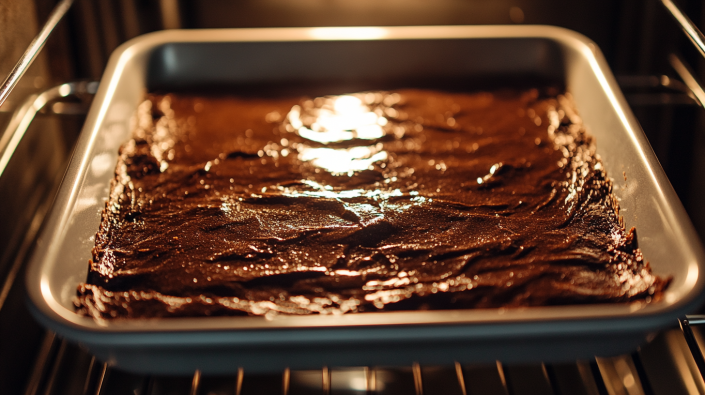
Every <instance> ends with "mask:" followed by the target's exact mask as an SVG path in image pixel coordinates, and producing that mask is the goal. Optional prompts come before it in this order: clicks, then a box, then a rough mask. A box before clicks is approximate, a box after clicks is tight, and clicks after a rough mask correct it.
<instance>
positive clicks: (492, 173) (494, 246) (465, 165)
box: [75, 90, 668, 319]
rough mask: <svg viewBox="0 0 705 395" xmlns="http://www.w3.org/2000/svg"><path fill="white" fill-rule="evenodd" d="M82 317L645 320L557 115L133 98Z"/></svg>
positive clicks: (621, 243)
mask: <svg viewBox="0 0 705 395" xmlns="http://www.w3.org/2000/svg"><path fill="white" fill-rule="evenodd" d="M135 118H136V119H135V120H136V122H135V128H134V133H133V138H132V139H131V140H130V141H129V142H127V143H126V144H125V145H124V146H123V147H122V148H121V151H120V157H119V161H118V164H117V168H116V171H115V177H114V179H113V181H112V184H111V188H110V196H109V198H108V201H107V204H106V208H105V210H104V212H103V215H102V222H101V224H100V229H99V231H98V233H97V235H96V240H95V248H94V249H93V259H92V261H90V263H89V264H90V267H89V273H88V279H87V281H86V283H84V284H81V285H80V286H79V288H78V297H77V298H76V301H75V304H76V308H77V311H78V312H79V313H80V314H83V315H87V316H91V317H94V318H97V319H100V318H111V317H119V318H142V317H163V316H209V315H272V314H343V313H352V312H363V311H364V312H372V311H380V310H382V311H390V310H423V309H466V308H493V307H500V306H503V307H516V306H536V305H557V304H576V303H581V304H582V303H603V302H627V301H633V300H643V301H645V302H650V301H652V300H654V299H656V298H658V297H660V295H661V293H662V291H663V289H664V288H665V287H666V286H667V284H668V280H667V279H662V278H659V277H656V276H654V275H653V274H652V273H651V270H650V268H649V265H648V263H647V262H646V261H644V259H643V257H642V254H641V252H640V251H639V249H638V246H637V238H636V233H635V231H634V229H632V230H630V231H626V230H625V229H624V227H623V225H622V222H621V219H620V216H619V211H618V210H619V208H618V205H617V202H616V198H615V197H614V195H613V194H612V183H611V182H610V180H609V179H608V178H607V176H606V174H605V171H604V169H603V167H602V163H601V161H600V159H599V156H598V155H596V153H595V144H594V141H593V140H592V139H591V138H590V136H589V135H587V134H586V132H585V130H584V128H583V126H582V124H581V120H580V118H579V116H578V115H577V114H576V112H575V110H574V109H573V106H572V104H571V101H570V97H569V96H566V95H555V94H554V95H548V94H542V93H540V91H539V90H530V91H523V92H516V91H498V92H487V93H474V94H456V93H445V92H437V91H420V90H400V91H396V92H364V93H358V94H350V95H342V96H330V97H318V98H314V99H310V98H290V99H288V98H287V99H257V98H235V97H214V96H203V97H199V96H192V95H179V94H168V95H157V94H150V95H148V97H147V100H146V101H144V102H143V103H142V104H141V105H140V107H139V109H138V111H137V114H136V117H135Z"/></svg>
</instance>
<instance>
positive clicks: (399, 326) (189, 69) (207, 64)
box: [27, 26, 705, 373]
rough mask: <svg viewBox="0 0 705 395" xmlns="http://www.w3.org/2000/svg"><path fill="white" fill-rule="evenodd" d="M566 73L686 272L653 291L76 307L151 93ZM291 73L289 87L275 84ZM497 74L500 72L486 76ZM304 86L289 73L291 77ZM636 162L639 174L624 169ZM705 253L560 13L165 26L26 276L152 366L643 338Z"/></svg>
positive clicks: (79, 150) (47, 318)
mask: <svg viewBox="0 0 705 395" xmlns="http://www.w3.org/2000/svg"><path fill="white" fill-rule="evenodd" d="M486 81H494V84H499V85H502V84H518V85H522V84H527V83H541V84H543V83H553V84H558V85H561V86H563V87H564V88H565V89H566V90H567V91H568V92H569V93H570V94H572V96H573V98H574V100H575V103H576V106H577V108H578V111H579V113H580V115H581V116H582V118H583V120H584V123H585V124H586V126H587V128H588V130H589V131H590V133H592V135H594V136H595V137H596V139H597V146H598V148H597V150H598V153H599V154H600V156H601V157H602V159H603V161H604V165H605V166H606V168H607V171H608V174H609V175H610V176H611V177H613V178H614V179H615V182H614V184H615V192H616V195H617V196H618V197H619V198H620V199H621V207H622V213H623V216H624V219H625V222H626V225H627V227H631V226H636V227H637V229H638V234H639V242H640V245H641V248H642V250H643V253H644V256H645V257H646V259H647V260H648V261H650V262H651V265H652V267H653V270H654V272H655V273H656V274H658V275H661V276H672V277H673V281H672V283H671V285H670V287H669V288H668V290H667V292H666V294H665V297H664V298H663V299H662V300H661V301H659V302H656V303H650V304H641V303H633V304H609V305H607V304H603V305H579V306H559V307H532V308H521V309H501V308H500V309H483V310H480V309H478V310H453V311H407V312H379V313H359V314H351V315H343V316H281V315H280V316H277V317H274V318H272V319H265V318H263V317H203V318H169V319H152V320H118V321H101V322H97V321H94V320H93V319H91V318H86V317H81V316H78V315H77V314H75V313H74V309H73V305H72V299H73V297H74V296H75V294H76V286H77V284H78V283H79V282H82V281H84V280H85V278H86V273H87V269H88V265H87V262H88V260H89V259H90V258H91V248H92V247H93V244H94V239H93V237H94V235H95V233H96V231H97V229H98V225H99V223H100V212H101V210H103V208H104V205H105V201H106V198H107V195H108V187H109V183H110V180H111V177H112V175H113V170H114V166H115V163H116V161H117V152H118V148H119V147H120V145H121V144H123V143H124V142H126V141H127V140H128V139H129V136H130V131H131V128H132V126H131V122H133V120H132V116H133V114H134V111H135V109H136V107H137V105H138V103H139V102H140V101H141V100H142V99H143V97H144V94H145V92H146V91H148V90H163V91H169V90H184V89H186V90H188V89H203V88H209V87H210V88H219V89H221V90H224V91H230V92H239V91H240V90H243V89H244V90H248V91H252V89H258V87H261V89H262V92H265V91H271V90H272V89H274V90H275V91H276V90H277V89H279V88H282V87H290V88H291V89H295V90H296V89H299V90H301V89H303V90H306V89H308V91H307V92H308V93H309V94H321V93H341V92H344V91H359V90H363V89H380V88H394V87H439V86H440V87H444V86H446V87H447V86H454V87H455V88H458V87H461V88H468V89H471V88H482V87H484V86H483V84H486ZM277 87H279V88H277ZM488 87H489V86H488ZM287 89H288V88H287ZM623 175H626V181H624V179H623ZM703 262H704V260H703V250H702V246H701V244H700V241H699V239H698V237H697V236H696V234H695V232H694V229H693V227H692V225H691V223H690V220H689V219H688V216H687V215H686V213H685V211H684V209H683V207H682V205H681V203H680V202H679V200H678V198H677V196H676V194H675V193H674V191H673V189H672V187H671V185H670V183H669V181H668V179H667V178H666V176H665V174H664V172H663V170H662V169H661V167H660V165H659V163H658V161H657V160H656V158H655V156H654V153H653V151H652V149H651V147H650V146H649V143H648V141H647V139H646V137H645V136H644V133H643V132H642V130H641V129H640V127H639V124H638V123H637V121H636V120H635V118H634V116H633V115H632V113H631V111H630V110H629V107H628V106H627V104H626V102H625V100H624V98H623V96H622V94H621V93H620V91H619V89H618V87H617V85H616V83H615V80H614V77H613V76H612V74H611V73H610V71H609V68H608V66H607V64H606V62H605V60H604V58H603V56H602V54H601V53H600V51H599V49H598V48H597V47H596V46H595V45H594V44H593V43H592V42H591V41H590V40H589V39H587V38H585V37H583V36H581V35H579V34H577V33H575V32H572V31H568V30H565V29H561V28H556V27H546V26H457V27H445V26H437V27H394V28H377V27H365V28H297V29H241V30H202V31H165V32H158V33H153V34H148V35H145V36H142V37H139V38H136V39H134V40H132V41H130V42H128V43H126V44H124V45H123V46H121V47H120V48H119V49H118V50H117V51H116V52H115V53H114V54H113V55H112V57H111V59H110V62H109V64H108V67H107V69H106V71H105V74H104V76H103V79H102V82H101V85H100V88H99V90H98V93H97V95H96V97H95V100H94V102H93V105H92V107H91V110H90V113H89V115H88V118H87V120H86V123H85V126H84V129H83V132H82V134H81V136H80V138H79V142H78V145H77V147H76V150H75V153H74V156H73V159H72V160H71V162H70V165H69V168H68V171H67V174H66V177H65V180H64V182H63V185H62V187H61V189H60V192H59V194H58V196H57V199H56V202H55V205H54V207H53V209H52V211H51V213H50V216H49V219H48V222H47V223H46V225H45V229H44V230H43V233H42V236H41V238H40V241H39V243H38V247H37V248H36V251H35V254H34V257H33V260H32V262H31V263H30V267H29V270H28V275H27V288H28V293H29V299H30V305H31V308H32V311H33V313H34V315H35V316H36V317H37V319H38V320H40V321H41V322H42V323H43V324H44V325H46V326H47V327H49V328H50V329H52V330H54V331H56V332H57V333H59V334H60V335H61V336H64V337H65V338H67V339H70V340H73V341H76V342H80V343H82V344H84V345H85V346H86V347H88V348H89V349H90V350H91V351H92V352H93V353H95V354H96V355H97V356H98V357H99V358H101V359H103V360H105V361H109V362H111V363H113V364H116V365H118V366H120V367H121V368H123V369H127V370H133V371H141V372H151V373H187V372H193V371H194V369H201V370H202V371H204V372H211V373H217V372H232V371H234V370H236V369H237V368H238V367H243V368H244V369H247V370H249V371H266V370H270V371H280V370H281V369H283V368H285V367H290V368H292V369H306V368H320V367H321V366H341V365H345V366H355V365H358V366H359V365H364V366H374V365H408V364H409V363H412V362H419V363H422V364H424V363H428V364H446V363H452V362H453V361H459V362H461V363H469V362H478V361H489V360H495V359H499V360H502V361H505V362H512V361H528V360H544V361H557V360H575V359H577V358H589V357H592V356H593V355H598V356H608V355H617V354H622V353H627V352H630V351H633V350H635V349H636V348H637V347H638V345H639V344H641V343H642V342H644V341H646V339H648V337H649V335H650V334H652V333H654V332H655V331H657V330H659V329H660V328H663V327H665V326H671V325H675V324H676V318H677V317H678V316H679V315H683V314H685V313H687V312H690V311H692V310H693V309H694V308H695V307H697V306H698V305H700V303H701V302H702V300H703V292H702V291H703V286H704V285H705V278H704V277H703V275H702V273H701V271H702V270H703Z"/></svg>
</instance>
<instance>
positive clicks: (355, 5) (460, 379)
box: [0, 0, 705, 395]
mask: <svg viewBox="0 0 705 395" xmlns="http://www.w3.org/2000/svg"><path fill="white" fill-rule="evenodd" d="M667 2H668V1H665V0H664V1H662V0H593V1H572V2H566V1H559V0H514V1H513V0H496V1H489V0H437V1H434V2H427V1H423V0H406V1H404V0H389V1H374V0H357V1H351V0H300V1H297V2H289V1H284V0H258V1H256V0H241V1H237V2H231V1H227V0H200V1H198V2H195V1H187V0H144V1H137V0H76V1H75V3H74V4H73V6H72V8H71V10H70V11H69V13H68V14H67V15H66V16H65V17H64V19H63V20H62V22H60V23H59V25H58V26H57V28H56V30H55V32H54V33H53V34H52V36H51V37H50V39H49V41H48V42H47V44H46V46H45V48H44V50H43V51H42V53H41V55H40V56H39V57H38V58H37V60H36V61H35V63H34V64H33V66H32V67H31V68H30V69H29V70H28V72H27V74H25V76H24V77H23V78H22V79H21V80H20V82H19V84H18V86H17V88H16V89H15V91H14V92H13V93H12V95H11V96H10V97H9V99H8V101H7V102H6V103H5V104H4V105H2V106H1V107H0V127H1V128H2V129H0V132H2V133H3V134H0V143H2V138H3V136H5V135H6V133H7V129H9V127H10V126H12V125H13V120H15V118H16V117H17V114H18V112H19V111H20V110H21V109H22V104H23V103H26V102H27V101H28V100H37V99H36V97H35V96H33V95H38V94H45V96H42V97H44V98H47V99H48V101H47V102H46V103H43V105H42V106H41V109H39V110H38V112H37V114H36V116H34V117H33V120H32V122H31V124H30V125H29V127H28V128H27V130H26V133H25V134H24V137H23V138H22V140H21V142H19V144H18V145H17V147H16V149H15V151H14V154H13V155H12V159H11V160H10V161H9V162H8V163H7V164H6V166H5V167H3V168H2V169H1V170H0V171H2V172H1V173H0V280H2V281H0V286H1V288H0V383H1V386H2V388H3V391H2V392H3V393H9V394H21V393H24V394H145V395H146V394H203V395H206V394H214V395H215V394H223V395H225V394H242V395H247V394H417V395H420V394H426V395H432V394H508V395H509V394H511V395H524V394H591V395H596V394H600V395H601V394H610V395H612V394H628V395H633V394H645V395H648V394H703V393H705V381H703V376H702V375H701V373H700V371H699V369H698V368H699V364H700V363H701V362H702V361H703V359H702V354H701V351H700V350H701V346H700V345H702V344H705V342H703V340H704V339H702V335H701V333H700V329H699V328H698V326H697V325H695V324H696V323H697V319H691V321H692V323H693V325H688V321H687V320H681V326H682V329H681V328H679V327H678V324H679V321H678V318H683V317H674V319H673V328H671V329H668V330H666V331H663V332H661V333H657V334H654V336H653V339H652V340H651V341H650V342H649V343H648V344H646V345H644V346H643V347H641V348H640V349H639V350H638V351H636V352H635V353H633V354H631V355H620V356H616V357H605V358H602V357H596V358H594V359H591V360H585V361H563V362H560V363H543V362H542V361H536V362H535V363H532V364H523V365H515V364H504V363H502V361H497V362H496V363H493V364H485V365H473V366H461V365H459V364H456V365H454V366H419V365H417V364H414V365H412V366H392V367H333V366H330V367H321V368H320V369H318V370H312V371H290V370H284V371H282V372H279V373H276V374H268V375H262V374H251V373H249V372H247V371H243V370H241V369H238V368H237V367H233V369H232V371H233V372H235V373H233V374H232V375H228V376H219V377H214V376H207V375H201V374H200V372H198V371H197V372H194V374H192V375H188V376H178V377H170V376H145V375H139V374H133V373H129V372H126V371H122V370H119V369H116V368H113V367H111V366H110V364H109V363H105V362H103V361H99V360H97V359H95V358H94V357H93V356H91V355H90V354H89V353H88V352H86V351H85V350H84V349H83V348H81V346H80V345H76V344H72V343H69V342H67V341H65V340H63V339H61V338H59V337H57V336H56V335H54V334H53V333H51V332H48V331H45V330H44V329H43V328H41V327H40V326H39V325H38V324H37V323H35V322H34V320H33V319H32V318H31V316H30V314H29V312H28V311H27V307H26V303H25V290H24V281H23V279H24V275H23V271H24V267H25V263H26V260H27V258H28V256H29V255H30V254H31V251H32V249H33V245H34V244H35V243H36V242H37V240H36V239H37V234H38V231H39V230H40V229H41V226H42V221H43V219H44V215H45V214H46V212H47V210H48V208H49V207H50V206H51V203H52V198H53V196H54V193H55V191H56V189H57V187H58V185H59V183H60V181H61V178H62V175H63V173H64V167H65V165H66V163H67V160H68V159H69V158H70V156H71V152H72V148H73V144H74V142H75V141H76V138H77V136H78V133H79V131H80V129H81V126H82V123H83V120H84V118H85V113H86V111H87V109H88V106H89V104H90V101H91V98H92V94H93V93H95V86H96V84H95V83H91V81H97V80H98V79H99V77H100V75H101V73H102V70H103V68H104V67H105V64H106V62H107V58H108V56H109V54H110V53H111V52H112V51H113V50H114V49H115V48H116V47H117V46H118V45H119V44H121V43H123V42H125V41H127V40H129V39H130V38H132V37H135V36H137V35H140V34H144V33H148V32H151V31H156V30H161V29H172V28H184V29H192V28H224V27H228V28H234V27H303V26H394V25H463V24H471V25H474V24H548V25H557V26H562V27H566V28H569V29H572V30H576V31H578V32H580V33H583V34H585V35H586V36H588V37H589V38H591V39H593V40H594V41H595V42H597V44H598V45H599V46H600V48H601V49H602V51H603V52H604V54H605V56H606V58H607V60H608V62H609V64H610V67H611V68H612V70H613V72H614V74H615V75H616V76H617V79H618V82H619V84H620V87H621V88H622V90H623V91H624V93H625V95H626V97H627V100H628V101H629V103H630V105H631V107H632V110H633V111H634V113H635V115H636V116H637V118H638V120H639V122H640V123H641V125H642V127H643V129H644V131H645V132H646V135H647V137H648V138H649V141H650V143H651V145H652V147H653V149H654V151H655V153H656V155H657V156H658V158H659V161H660V162H661V164H662V166H663V167H664V169H665V171H666V173H667V174H668V177H669V179H670V181H671V183H672V184H673V187H674V188H675V190H676V192H677V193H678V195H679V197H680V199H681V201H682V202H683V204H684V206H685V208H686V210H687V211H688V214H689V215H690V218H691V220H692V222H693V224H694V225H695V227H696V229H697V231H698V233H699V235H700V236H701V238H702V237H703V236H705V207H704V206H705V205H703V204H702V198H701V196H702V195H703V193H704V192H705V155H703V154H704V153H705V133H704V132H703V130H704V129H705V124H703V121H705V117H704V115H705V111H703V104H704V103H702V102H701V100H700V99H699V96H698V95H699V94H702V95H705V93H704V92H702V89H700V92H698V86H697V85H693V84H692V81H691V79H692V80H695V81H696V83H697V81H705V62H703V56H702V55H701V53H700V52H699V51H698V50H697V49H696V46H694V45H693V43H692V42H691V41H690V40H689V39H688V37H687V36H686V35H685V34H683V32H682V31H681V28H680V25H679V23H678V22H677V21H676V20H675V19H674V18H673V16H672V13H671V12H670V11H669V10H668V9H667V7H665V6H664V4H665V3H667ZM16 3H18V2H12V1H0V11H4V12H0V17H2V18H4V24H0V26H2V27H0V29H2V32H3V37H2V38H0V42H2V43H4V44H5V45H4V46H2V48H0V54H2V55H3V56H2V57H1V58H2V59H3V60H1V61H0V74H1V75H2V76H3V77H4V76H5V75H7V74H8V73H9V72H10V70H11V68H12V66H13V64H14V62H15V60H16V59H18V58H19V56H20V55H21V54H22V52H23V51H24V49H25V48H26V46H27V44H28V43H29V41H30V40H31V38H32V37H33V36H34V34H36V32H37V30H38V28H39V27H40V26H41V25H42V24H43V23H44V21H45V20H47V18H48V17H49V14H50V12H51V10H52V9H53V7H54V6H55V5H56V4H57V3H58V2H57V1H55V0H33V1H29V2H25V3H26V4H24V5H23V6H19V5H18V4H16ZM676 5H677V6H678V7H679V8H680V10H682V11H683V12H684V14H686V15H687V16H688V17H689V18H690V19H691V20H692V21H693V23H694V24H695V25H696V26H703V24H705V2H703V1H698V0H682V1H678V2H676ZM2 14H4V15H2ZM67 82H78V83H76V84H74V85H71V88H70V89H69V88H66V89H64V91H61V89H58V90H57V89H54V90H53V91H52V88H54V87H56V86H60V85H61V84H64V83H67ZM49 91H52V92H54V94H53V95H51V94H47V92H49ZM700 97H703V96H700ZM694 313H695V312H694Z"/></svg>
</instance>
